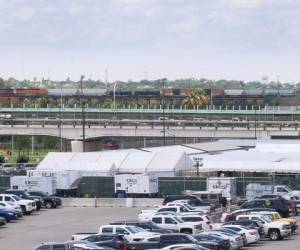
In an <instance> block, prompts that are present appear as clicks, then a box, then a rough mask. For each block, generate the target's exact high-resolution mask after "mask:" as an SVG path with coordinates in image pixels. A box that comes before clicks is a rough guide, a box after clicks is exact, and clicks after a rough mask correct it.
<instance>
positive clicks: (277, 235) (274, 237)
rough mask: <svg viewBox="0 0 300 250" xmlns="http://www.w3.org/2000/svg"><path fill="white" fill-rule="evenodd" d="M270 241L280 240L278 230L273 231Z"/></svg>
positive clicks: (270, 234)
mask: <svg viewBox="0 0 300 250" xmlns="http://www.w3.org/2000/svg"><path fill="white" fill-rule="evenodd" d="M269 237H270V240H280V239H281V235H280V232H279V231H278V230H271V231H270V233H269Z"/></svg>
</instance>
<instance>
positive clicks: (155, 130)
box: [0, 120, 300, 140]
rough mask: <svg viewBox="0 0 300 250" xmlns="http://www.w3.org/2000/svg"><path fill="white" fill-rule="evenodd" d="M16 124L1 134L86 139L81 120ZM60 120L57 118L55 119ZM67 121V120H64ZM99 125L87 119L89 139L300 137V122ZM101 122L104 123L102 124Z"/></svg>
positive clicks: (5, 127)
mask: <svg viewBox="0 0 300 250" xmlns="http://www.w3.org/2000/svg"><path fill="white" fill-rule="evenodd" d="M14 122H15V123H14V124H1V125H0V134H1V135H49V136H57V137H59V136H60V135H61V137H63V138H66V139H72V140H74V139H82V124H80V122H79V121H76V122H77V123H76V124H74V125H71V124H68V123H67V122H66V121H62V124H61V126H59V123H57V124H54V123H53V121H51V122H52V124H49V123H40V124H38V122H37V121H33V120H32V121H30V122H25V121H22V122H24V123H23V124H21V121H20V120H18V121H17V120H15V121H14ZM54 122H57V121H54ZM64 122H65V123H64ZM97 123H98V124H95V123H93V122H91V121H87V125H86V126H85V134H86V138H101V137H162V136H163V131H164V128H165V131H166V133H165V135H166V137H176V138H270V137H299V134H300V124H298V123H291V122H287V123H275V122H272V123H270V122H269V123H262V122H259V123H258V122H257V123H255V124H254V123H253V122H252V123H249V122H248V123H243V122H241V123H222V122H219V121H216V122H214V123H213V122H212V123H201V122H198V123H184V122H182V121H172V123H170V122H165V124H163V122H162V121H159V122H158V121H157V122H156V123H154V122H148V123H147V121H139V122H136V121H132V122H129V121H127V122H126V123H122V122H116V121H113V120H112V121H110V122H109V121H107V120H106V121H101V122H99V121H97ZM99 123H100V125H99Z"/></svg>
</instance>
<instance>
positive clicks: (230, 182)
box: [207, 177, 236, 199]
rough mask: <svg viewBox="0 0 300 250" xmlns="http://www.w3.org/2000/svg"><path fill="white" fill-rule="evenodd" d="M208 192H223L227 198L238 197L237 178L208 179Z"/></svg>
mask: <svg viewBox="0 0 300 250" xmlns="http://www.w3.org/2000/svg"><path fill="white" fill-rule="evenodd" d="M207 191H212V192H222V196H223V197H226V198H230V199H232V198H235V197H236V178H234V177H208V178H207Z"/></svg>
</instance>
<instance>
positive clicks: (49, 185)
mask: <svg viewBox="0 0 300 250" xmlns="http://www.w3.org/2000/svg"><path fill="white" fill-rule="evenodd" d="M10 188H11V189H16V190H27V191H43V192H45V193H47V194H49V195H52V194H55V193H56V181H55V179H54V178H53V177H50V176H49V177H28V176H13V177H11V178H10Z"/></svg>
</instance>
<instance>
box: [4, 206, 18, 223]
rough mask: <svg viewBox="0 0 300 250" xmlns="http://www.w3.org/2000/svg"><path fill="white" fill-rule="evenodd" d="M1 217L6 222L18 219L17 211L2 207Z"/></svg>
mask: <svg viewBox="0 0 300 250" xmlns="http://www.w3.org/2000/svg"><path fill="white" fill-rule="evenodd" d="M0 217H2V218H3V219H5V221H6V222H10V221H11V220H16V219H17V218H18V216H17V214H16V213H15V212H13V211H10V210H7V209H5V208H0Z"/></svg>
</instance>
